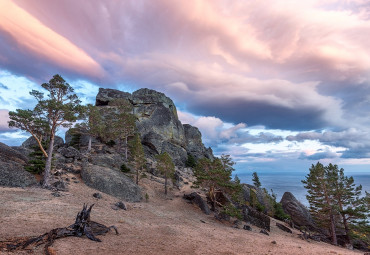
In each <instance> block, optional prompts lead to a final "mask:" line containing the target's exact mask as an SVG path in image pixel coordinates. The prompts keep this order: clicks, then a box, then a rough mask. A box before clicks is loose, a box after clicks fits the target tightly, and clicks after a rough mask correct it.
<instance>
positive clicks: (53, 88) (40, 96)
mask: <svg viewBox="0 0 370 255" xmlns="http://www.w3.org/2000/svg"><path fill="white" fill-rule="evenodd" d="M41 86H42V87H43V88H44V89H45V90H46V91H47V96H46V98H44V93H43V92H40V91H37V90H32V91H31V92H30V94H31V95H32V96H34V97H35V98H36V100H37V102H38V103H37V105H36V107H35V108H34V109H33V110H32V111H31V110H19V109H18V110H17V111H16V112H9V117H10V121H9V127H16V128H20V129H22V130H25V131H27V132H29V133H31V135H32V136H33V137H34V138H35V139H36V141H37V143H38V145H39V147H40V149H41V150H42V152H43V153H44V155H45V156H46V164H45V170H44V177H43V187H44V188H50V186H51V183H50V180H51V173H50V172H51V161H52V155H53V150H54V140H55V134H56V132H57V130H58V128H59V127H64V128H67V127H71V126H72V124H73V122H75V121H76V120H77V119H78V118H79V117H81V114H82V112H83V109H82V107H81V105H80V103H81V101H80V100H79V99H78V97H77V95H76V94H75V93H74V89H73V88H72V87H71V86H70V85H69V84H68V83H67V82H66V81H65V80H64V79H63V78H62V77H61V76H60V75H58V74H56V75H54V76H53V78H52V79H51V80H50V81H49V82H48V83H43V84H42V85H41ZM45 136H46V137H47V138H48V141H49V144H48V146H49V148H48V151H47V152H46V151H45V149H44V147H43V145H42V140H43V137H45Z"/></svg>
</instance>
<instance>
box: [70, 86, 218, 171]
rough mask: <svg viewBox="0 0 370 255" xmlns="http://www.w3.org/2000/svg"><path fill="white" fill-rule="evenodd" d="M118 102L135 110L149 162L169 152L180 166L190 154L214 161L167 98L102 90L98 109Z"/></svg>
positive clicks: (143, 92)
mask: <svg viewBox="0 0 370 255" xmlns="http://www.w3.org/2000/svg"><path fill="white" fill-rule="evenodd" d="M119 98H123V99H127V100H128V101H129V102H130V103H131V104H132V106H133V113H134V114H135V116H136V118H137V121H136V127H137V130H138V131H139V133H140V135H141V139H142V144H143V146H144V151H145V154H146V156H147V157H148V158H151V159H154V156H155V155H157V154H160V153H163V152H167V153H168V154H169V155H170V156H171V157H172V159H173V161H174V163H175V165H177V166H184V165H185V162H186V160H187V157H188V153H191V154H192V155H193V156H194V157H196V158H202V157H207V158H211V159H213V154H212V150H211V149H210V148H209V149H206V148H205V147H204V145H203V143H202V139H201V134H200V132H199V130H198V129H197V128H195V127H192V126H191V125H188V124H186V125H182V123H181V122H180V120H179V119H178V116H177V110H176V106H175V104H174V103H173V101H172V100H171V99H170V98H168V97H167V96H166V95H165V94H163V93H160V92H157V91H155V90H151V89H146V88H145V89H139V90H137V91H135V92H133V93H132V94H130V93H126V92H122V91H118V90H113V89H103V88H100V89H99V93H98V95H97V96H96V105H97V106H101V107H104V106H107V105H108V104H109V102H111V101H112V100H114V99H119ZM66 140H67V139H66Z"/></svg>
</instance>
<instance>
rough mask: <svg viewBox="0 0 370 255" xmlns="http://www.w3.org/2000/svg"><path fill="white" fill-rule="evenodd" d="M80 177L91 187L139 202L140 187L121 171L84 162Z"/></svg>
mask: <svg viewBox="0 0 370 255" xmlns="http://www.w3.org/2000/svg"><path fill="white" fill-rule="evenodd" d="M81 177H82V180H83V181H84V182H85V184H86V185H88V186H90V187H91V188H94V189H97V190H99V191H101V192H104V193H107V194H109V195H112V196H115V197H118V198H120V199H123V200H126V201H130V202H139V201H140V200H141V198H142V196H141V190H140V187H139V186H137V185H136V184H135V183H134V182H133V181H132V180H131V179H130V178H129V177H127V176H126V175H124V174H123V173H122V172H119V171H115V170H113V169H110V168H107V167H103V166H97V165H92V164H85V165H84V167H83V168H82V171H81Z"/></svg>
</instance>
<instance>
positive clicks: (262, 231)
mask: <svg viewBox="0 0 370 255" xmlns="http://www.w3.org/2000/svg"><path fill="white" fill-rule="evenodd" d="M260 233H261V234H264V235H267V236H269V233H267V231H266V230H264V229H261V231H260Z"/></svg>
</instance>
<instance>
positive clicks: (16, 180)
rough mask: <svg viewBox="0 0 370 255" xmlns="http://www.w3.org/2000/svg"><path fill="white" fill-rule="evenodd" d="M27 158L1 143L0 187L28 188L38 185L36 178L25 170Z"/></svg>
mask: <svg viewBox="0 0 370 255" xmlns="http://www.w3.org/2000/svg"><path fill="white" fill-rule="evenodd" d="M26 163H27V157H26V156H24V155H23V154H21V153H19V152H18V151H16V150H14V149H12V148H11V147H9V146H7V145H6V144H3V143H0V186H8V187H27V186H30V185H35V184H37V181H36V178H35V177H34V176H33V175H32V174H30V173H29V172H27V171H25V170H24V165H25V164H26Z"/></svg>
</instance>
